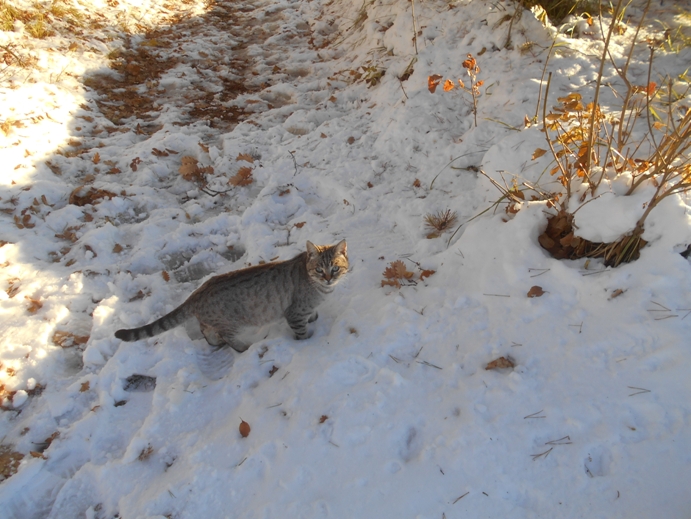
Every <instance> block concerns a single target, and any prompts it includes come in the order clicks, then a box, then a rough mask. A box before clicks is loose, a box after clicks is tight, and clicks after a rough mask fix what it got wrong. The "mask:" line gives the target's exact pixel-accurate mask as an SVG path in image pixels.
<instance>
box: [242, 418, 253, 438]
mask: <svg viewBox="0 0 691 519" xmlns="http://www.w3.org/2000/svg"><path fill="white" fill-rule="evenodd" d="M239 429H240V436H242V437H243V438H247V437H248V436H249V435H250V431H251V430H252V429H251V427H250V424H248V423H247V422H246V421H244V420H242V421H241V422H240V427H239Z"/></svg>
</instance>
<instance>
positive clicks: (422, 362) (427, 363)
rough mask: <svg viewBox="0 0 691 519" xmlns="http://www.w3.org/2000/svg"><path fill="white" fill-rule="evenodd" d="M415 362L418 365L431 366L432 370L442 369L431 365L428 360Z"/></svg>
mask: <svg viewBox="0 0 691 519" xmlns="http://www.w3.org/2000/svg"><path fill="white" fill-rule="evenodd" d="M415 362H417V363H418V364H424V365H425V366H429V367H430V368H436V369H442V368H440V367H439V366H435V365H434V364H430V363H429V362H427V361H426V360H416V361H415Z"/></svg>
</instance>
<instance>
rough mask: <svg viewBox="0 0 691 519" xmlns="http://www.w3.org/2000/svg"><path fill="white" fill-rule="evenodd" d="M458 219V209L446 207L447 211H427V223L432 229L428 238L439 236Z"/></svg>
mask: <svg viewBox="0 0 691 519" xmlns="http://www.w3.org/2000/svg"><path fill="white" fill-rule="evenodd" d="M457 220H458V215H457V214H456V211H451V209H446V210H445V211H437V212H436V213H434V214H432V213H427V214H426V215H425V225H426V226H427V227H428V228H429V230H430V231H431V232H430V233H429V234H428V235H427V237H428V238H438V237H439V236H441V235H442V233H443V232H444V231H448V230H449V229H450V228H451V227H453V226H454V225H455V223H456V221H457Z"/></svg>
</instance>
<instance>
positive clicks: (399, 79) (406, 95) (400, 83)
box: [398, 78, 410, 99]
mask: <svg viewBox="0 0 691 519" xmlns="http://www.w3.org/2000/svg"><path fill="white" fill-rule="evenodd" d="M398 84H399V85H401V90H403V95H404V96H405V98H406V99H410V98H409V97H408V94H406V93H405V88H403V81H401V78H398Z"/></svg>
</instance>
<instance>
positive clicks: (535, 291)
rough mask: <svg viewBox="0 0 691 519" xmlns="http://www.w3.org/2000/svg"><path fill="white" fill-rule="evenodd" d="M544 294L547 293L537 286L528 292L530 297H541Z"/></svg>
mask: <svg viewBox="0 0 691 519" xmlns="http://www.w3.org/2000/svg"><path fill="white" fill-rule="evenodd" d="M544 293H545V291H544V290H542V287H539V286H537V285H535V286H534V287H531V289H530V290H528V297H540V296H541V295H542V294H544Z"/></svg>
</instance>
